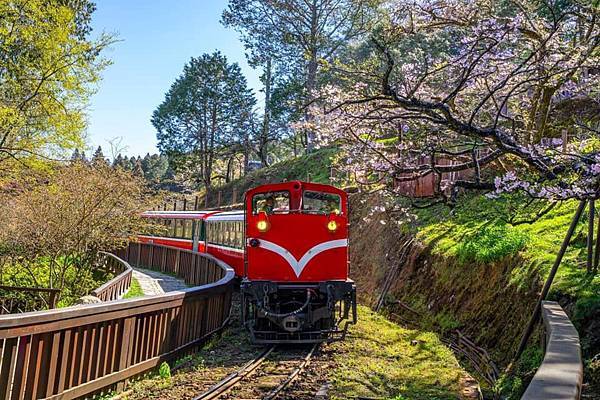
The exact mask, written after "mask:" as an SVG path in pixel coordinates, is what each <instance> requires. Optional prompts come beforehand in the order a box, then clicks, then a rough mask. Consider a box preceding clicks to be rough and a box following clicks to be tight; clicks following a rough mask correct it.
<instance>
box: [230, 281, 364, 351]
mask: <svg viewBox="0 0 600 400" xmlns="http://www.w3.org/2000/svg"><path fill="white" fill-rule="evenodd" d="M240 290H241V293H242V302H243V306H242V310H243V316H242V319H243V322H244V324H245V326H246V327H247V328H248V329H249V331H250V334H251V338H252V341H253V342H255V343H284V342H285V343H315V342H324V341H334V340H341V339H343V338H344V336H345V334H346V331H347V329H348V325H349V324H350V323H355V322H356V288H355V286H354V282H353V281H351V280H347V281H326V282H319V283H314V284H308V283H307V284H302V283H295V284H284V283H277V282H270V281H248V280H245V281H242V284H241V286H240Z"/></svg>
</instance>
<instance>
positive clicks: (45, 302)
mask: <svg viewBox="0 0 600 400" xmlns="http://www.w3.org/2000/svg"><path fill="white" fill-rule="evenodd" d="M7 293H8V295H7ZM59 293H60V289H51V288H38V287H23V286H7V285H0V314H10V313H22V312H27V311H32V310H41V309H44V308H49V309H52V308H56V299H57V297H58V295H59ZM10 294H13V295H15V296H11V295H10ZM43 295H46V296H47V297H43ZM23 296H24V297H25V298H23Z"/></svg>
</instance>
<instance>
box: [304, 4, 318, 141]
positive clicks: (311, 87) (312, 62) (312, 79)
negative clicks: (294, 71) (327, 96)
mask: <svg viewBox="0 0 600 400" xmlns="http://www.w3.org/2000/svg"><path fill="white" fill-rule="evenodd" d="M316 3H317V2H316V0H313V3H312V6H311V13H310V14H311V15H310V39H309V46H310V49H309V58H308V66H307V69H308V70H307V77H306V95H307V104H306V108H305V111H304V119H305V120H306V122H308V123H310V122H312V121H313V119H314V116H313V115H312V113H311V112H310V106H311V105H312V101H313V99H314V91H315V87H316V83H317V67H318V65H317V40H318V37H317V36H318V35H317V34H318V29H319V26H318V22H319V20H318V13H317V4H316ZM305 135H306V137H305V143H306V151H307V152H311V151H312V150H313V149H314V147H315V136H316V135H315V132H314V131H313V130H312V129H307V130H306V133H305Z"/></svg>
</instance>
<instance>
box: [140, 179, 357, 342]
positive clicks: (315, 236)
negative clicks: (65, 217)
mask: <svg viewBox="0 0 600 400" xmlns="http://www.w3.org/2000/svg"><path fill="white" fill-rule="evenodd" d="M244 207H245V210H244V211H232V212H218V211H203V212H147V213H145V214H144V215H145V216H147V217H149V218H160V221H161V222H160V223H162V224H164V225H166V226H167V228H168V231H169V235H165V237H152V236H140V240H141V241H152V242H154V243H159V244H164V245H170V246H176V247H182V248H188V249H193V250H196V251H200V252H207V253H209V254H212V255H214V256H215V257H217V258H219V259H221V260H223V261H224V262H226V263H227V264H229V265H231V266H232V267H233V268H234V269H235V271H236V275H237V276H238V277H239V278H240V279H241V284H240V291H241V295H242V320H243V322H244V325H245V326H246V327H247V328H248V329H249V331H250V333H251V335H252V339H253V341H254V342H257V343H282V342H285V343H289V342H296V343H299V342H320V341H325V340H336V339H342V338H343V337H344V335H345V333H346V330H347V327H348V324H349V323H355V322H356V289H355V285H354V282H353V281H352V280H350V279H348V199H347V195H346V193H345V192H344V191H342V190H339V189H337V188H334V187H332V186H328V185H322V184H316V183H307V182H299V181H294V182H285V183H278V184H272V185H263V186H259V187H257V188H254V189H252V190H249V191H248V192H247V193H246V195H245V200H244ZM166 236H173V237H166Z"/></svg>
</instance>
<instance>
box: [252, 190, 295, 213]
mask: <svg viewBox="0 0 600 400" xmlns="http://www.w3.org/2000/svg"><path fill="white" fill-rule="evenodd" d="M289 211H290V192H288V191H287V190H285V191H280V192H268V193H257V194H255V195H254V197H252V213H253V214H254V215H257V214H258V213H260V212H265V213H267V214H287V213H288V212H289Z"/></svg>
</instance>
